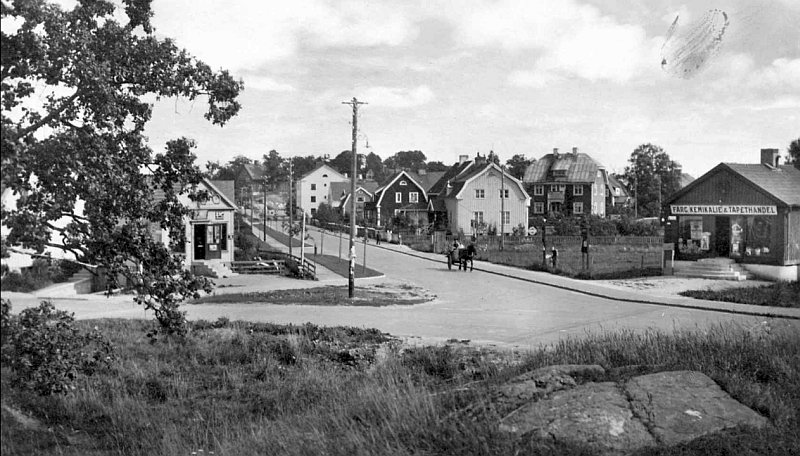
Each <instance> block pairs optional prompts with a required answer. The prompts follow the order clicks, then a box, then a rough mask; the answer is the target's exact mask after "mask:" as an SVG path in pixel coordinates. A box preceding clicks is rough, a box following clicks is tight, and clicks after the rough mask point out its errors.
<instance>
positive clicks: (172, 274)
mask: <svg viewBox="0 0 800 456" xmlns="http://www.w3.org/2000/svg"><path fill="white" fill-rule="evenodd" d="M0 5H1V6H0V15H1V16H2V20H3V24H4V27H3V30H2V41H1V42H2V54H1V57H0V60H1V65H0V75H1V77H2V137H1V138H0V140H1V141H2V150H3V154H2V183H3V185H4V186H5V187H7V188H9V189H11V190H12V191H13V192H14V193H15V194H17V195H20V198H19V200H18V203H17V206H16V207H14V208H6V207H3V209H2V220H3V223H4V224H5V225H6V226H8V227H9V229H10V231H9V234H8V237H7V239H4V240H3V242H4V243H6V242H7V243H8V244H11V245H21V246H23V247H28V248H32V249H34V250H36V251H39V252H41V251H43V250H44V249H45V247H48V246H49V247H54V248H60V249H63V250H65V251H67V252H71V253H72V254H74V255H75V256H76V257H77V258H78V259H79V260H80V261H83V262H86V263H91V264H94V265H99V266H102V268H103V270H105V271H106V273H107V278H108V279H109V282H108V283H109V286H110V287H116V286H117V277H118V275H120V274H122V275H124V276H127V277H128V278H129V279H131V281H132V283H133V284H134V285H135V287H136V289H137V291H138V293H137V295H136V297H135V300H136V301H137V302H138V303H140V304H143V305H144V306H145V307H147V308H148V309H152V310H154V311H155V315H156V317H157V318H158V320H159V321H160V322H161V323H162V326H163V327H164V328H165V329H167V330H170V331H173V330H174V331H181V329H182V328H183V313H182V312H180V311H178V303H179V302H180V300H182V299H184V298H186V297H189V296H196V295H197V294H198V290H200V289H210V283H209V282H208V281H207V280H205V279H202V278H196V277H194V276H193V275H192V274H191V273H190V272H189V271H184V270H183V269H182V267H181V260H180V258H178V257H177V256H175V255H173V254H172V253H171V252H172V249H177V250H181V251H182V250H183V249H184V246H185V235H184V229H183V217H184V216H185V215H186V214H187V211H188V209H187V208H185V207H184V206H183V205H182V204H180V203H179V201H178V195H179V193H180V192H182V191H184V190H188V189H191V188H192V186H194V185H196V184H197V183H199V182H200V180H201V178H202V173H201V171H200V169H199V168H198V167H197V166H196V165H195V163H194V160H195V155H194V153H193V152H192V149H193V148H194V143H193V142H192V141H191V140H189V139H186V138H180V139H175V140H172V141H169V142H168V143H167V144H166V147H163V149H162V150H161V151H160V152H158V153H153V151H152V150H151V149H150V147H149V146H148V145H147V143H146V139H145V137H144V136H143V131H144V128H145V124H146V123H147V122H148V121H149V120H150V117H151V112H152V105H151V104H148V103H147V102H146V101H145V98H144V97H145V96H147V97H148V99H153V98H155V99H159V98H162V97H185V98H188V99H190V100H194V99H197V98H200V99H202V100H204V101H206V102H207V110H206V112H205V118H206V119H208V120H209V121H211V122H212V123H213V124H216V125H220V126H221V125H224V124H225V123H226V122H227V121H228V120H229V119H230V118H231V117H233V116H234V115H236V114H237V113H238V111H239V109H240V104H239V103H238V102H237V101H236V97H237V96H238V94H239V92H240V91H241V90H242V83H241V81H237V80H235V79H234V78H233V77H231V75H230V74H229V73H228V72H226V71H213V70H212V69H211V68H210V67H209V66H208V65H206V64H205V63H203V62H201V61H199V60H197V59H195V58H194V57H192V56H191V55H189V54H188V53H187V52H186V51H184V50H182V49H180V48H178V47H177V46H176V45H175V44H174V43H173V42H172V41H171V40H169V39H159V38H157V37H156V36H155V33H154V29H153V27H152V25H151V23H150V18H151V16H152V10H151V7H150V1H149V0H118V1H113V2H112V1H107V0H79V1H78V2H77V4H76V5H75V6H74V7H73V8H72V9H70V10H62V9H61V8H60V7H59V6H57V5H54V4H52V3H48V2H46V1H44V0H14V1H3V2H2V3H1V4H0ZM7 24H9V25H8V26H7ZM154 189H158V190H160V191H161V192H162V193H163V195H164V197H163V199H160V200H156V199H155V198H154ZM202 196H203V195H201V194H197V193H195V194H194V197H196V198H197V197H202ZM81 206H82V210H81ZM151 226H160V227H161V228H162V229H165V230H168V231H169V233H170V239H172V246H171V248H172V249H171V248H168V247H167V246H164V245H163V244H162V243H161V242H159V241H156V240H154V239H153V236H151V231H150V227H151ZM51 234H52V237H51Z"/></svg>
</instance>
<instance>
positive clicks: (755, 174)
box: [667, 163, 800, 207]
mask: <svg viewBox="0 0 800 456" xmlns="http://www.w3.org/2000/svg"><path fill="white" fill-rule="evenodd" d="M720 171H725V172H730V173H734V174H737V175H738V176H740V177H741V178H742V179H745V180H747V181H748V182H750V183H751V184H753V185H754V186H755V187H756V188H758V189H760V190H762V191H763V192H764V193H766V194H768V195H770V196H771V197H772V198H773V199H775V200H777V201H779V202H781V203H783V204H785V205H787V206H795V207H798V206H800V170H798V169H797V168H795V167H793V166H791V165H782V166H778V167H773V166H767V165H762V164H742V163H720V164H719V165H717V166H715V167H714V168H713V169H711V171H708V172H707V173H705V174H703V175H702V176H700V177H699V178H697V179H696V180H694V181H693V182H692V183H691V184H689V185H687V186H686V187H684V188H682V189H680V190H678V191H677V192H675V193H674V194H673V195H672V196H670V197H669V200H668V201H667V202H668V203H671V202H673V201H676V200H677V199H678V198H680V197H682V196H683V195H685V194H687V193H689V192H691V191H692V189H694V188H695V187H697V186H699V185H701V184H702V183H703V182H704V181H706V180H707V179H708V178H709V177H710V176H712V175H715V174H716V173H718V172H720Z"/></svg>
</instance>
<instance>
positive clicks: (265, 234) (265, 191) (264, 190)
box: [261, 177, 267, 242]
mask: <svg viewBox="0 0 800 456" xmlns="http://www.w3.org/2000/svg"><path fill="white" fill-rule="evenodd" d="M261 190H262V193H263V195H262V196H263V197H264V213H263V214H262V217H263V218H264V220H263V222H264V242H267V178H266V177H264V182H263V183H262V184H261Z"/></svg>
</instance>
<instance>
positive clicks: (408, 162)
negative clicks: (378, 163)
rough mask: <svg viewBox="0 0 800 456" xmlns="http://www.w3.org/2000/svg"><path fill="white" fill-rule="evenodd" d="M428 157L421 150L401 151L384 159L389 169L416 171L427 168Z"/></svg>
mask: <svg viewBox="0 0 800 456" xmlns="http://www.w3.org/2000/svg"><path fill="white" fill-rule="evenodd" d="M426 160H427V157H425V154H424V153H422V151H419V150H406V151H400V152H397V153H396V154H394V155H392V156H391V157H389V158H387V159H386V160H384V162H383V163H384V165H386V167H387V168H389V169H405V170H409V171H414V172H416V171H417V170H419V169H425V162H426Z"/></svg>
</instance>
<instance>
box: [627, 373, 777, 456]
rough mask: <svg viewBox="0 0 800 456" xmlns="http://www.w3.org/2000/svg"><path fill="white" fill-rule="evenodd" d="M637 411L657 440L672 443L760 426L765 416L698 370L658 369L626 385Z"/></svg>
mask: <svg viewBox="0 0 800 456" xmlns="http://www.w3.org/2000/svg"><path fill="white" fill-rule="evenodd" d="M625 388H626V390H627V391H628V395H629V397H630V398H631V406H632V407H633V410H634V411H635V412H636V414H637V415H638V416H639V417H640V418H641V419H642V420H643V421H644V422H645V423H647V426H648V427H649V428H650V431H651V432H652V433H653V435H654V436H655V437H656V439H658V441H659V442H660V443H663V444H666V445H674V444H676V443H680V442H685V441H689V440H693V439H695V438H697V437H700V436H701V435H704V434H709V433H712V432H717V431H720V430H723V429H726V428H731V427H735V426H739V425H748V426H755V427H763V426H765V425H766V424H767V419H766V418H764V417H763V416H761V415H759V414H758V413H756V412H755V411H753V410H752V409H750V408H749V407H746V406H744V405H743V404H742V403H741V402H739V401H737V400H735V399H733V398H732V397H731V396H730V395H728V393H726V392H725V391H722V388H720V387H719V385H717V384H716V383H715V382H714V380H712V379H710V378H708V377H707V376H706V375H704V374H702V373H700V372H693V371H676V372H659V373H657V374H650V375H643V376H640V377H635V378H632V379H631V380H629V381H628V383H627V384H626V385H625Z"/></svg>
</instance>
